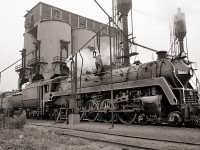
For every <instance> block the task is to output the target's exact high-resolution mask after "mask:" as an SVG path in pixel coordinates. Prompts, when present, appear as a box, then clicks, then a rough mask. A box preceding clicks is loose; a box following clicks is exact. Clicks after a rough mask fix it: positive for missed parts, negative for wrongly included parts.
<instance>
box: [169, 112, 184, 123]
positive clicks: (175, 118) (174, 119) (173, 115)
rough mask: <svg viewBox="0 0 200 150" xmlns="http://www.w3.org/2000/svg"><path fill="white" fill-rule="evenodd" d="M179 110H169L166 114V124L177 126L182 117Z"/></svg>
mask: <svg viewBox="0 0 200 150" xmlns="http://www.w3.org/2000/svg"><path fill="white" fill-rule="evenodd" d="M179 114H180V112H177V111H174V112H170V113H169V115H168V124H169V125H170V126H179V125H181V123H182V119H181V117H180V115H179Z"/></svg>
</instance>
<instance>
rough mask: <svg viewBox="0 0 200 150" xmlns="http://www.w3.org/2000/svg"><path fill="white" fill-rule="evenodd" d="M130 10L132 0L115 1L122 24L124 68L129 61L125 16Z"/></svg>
mask: <svg viewBox="0 0 200 150" xmlns="http://www.w3.org/2000/svg"><path fill="white" fill-rule="evenodd" d="M131 8H132V0H117V9H118V11H119V12H120V13H121V16H120V18H122V22H123V33H124V35H123V48H124V56H125V57H124V66H125V67H127V66H129V64H130V59H129V46H128V20H127V16H128V13H129V11H130V10H131Z"/></svg>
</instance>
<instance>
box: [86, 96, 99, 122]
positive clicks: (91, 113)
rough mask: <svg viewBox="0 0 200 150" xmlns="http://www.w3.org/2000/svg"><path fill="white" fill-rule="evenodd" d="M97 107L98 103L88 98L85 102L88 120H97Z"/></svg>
mask: <svg viewBox="0 0 200 150" xmlns="http://www.w3.org/2000/svg"><path fill="white" fill-rule="evenodd" d="M97 109H98V105H97V103H96V102H95V101H94V100H89V101H88V102H87V103H86V111H87V112H86V118H87V119H88V121H90V122H94V121H96V120H97V117H98V113H97V112H95V111H96V110H97Z"/></svg>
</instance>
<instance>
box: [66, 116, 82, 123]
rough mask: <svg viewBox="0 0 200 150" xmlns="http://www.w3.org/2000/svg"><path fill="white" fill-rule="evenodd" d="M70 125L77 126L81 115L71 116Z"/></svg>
mask: <svg viewBox="0 0 200 150" xmlns="http://www.w3.org/2000/svg"><path fill="white" fill-rule="evenodd" d="M68 123H69V125H76V124H79V123H80V115H79V114H70V115H69V118H68Z"/></svg>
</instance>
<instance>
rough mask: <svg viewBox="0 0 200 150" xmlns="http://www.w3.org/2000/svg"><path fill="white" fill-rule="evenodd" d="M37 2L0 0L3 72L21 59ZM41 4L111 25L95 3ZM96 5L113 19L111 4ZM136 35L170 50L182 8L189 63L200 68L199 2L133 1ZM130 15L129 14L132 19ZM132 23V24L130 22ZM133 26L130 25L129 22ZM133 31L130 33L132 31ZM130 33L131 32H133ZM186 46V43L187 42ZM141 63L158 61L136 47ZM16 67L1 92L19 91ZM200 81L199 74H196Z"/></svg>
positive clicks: (0, 84) (61, 0)
mask: <svg viewBox="0 0 200 150" xmlns="http://www.w3.org/2000/svg"><path fill="white" fill-rule="evenodd" d="M38 2H40V1H38V0H0V3H1V5H0V12H1V13H0V18H1V24H0V46H1V49H0V51H1V53H0V71H2V70H4V69H5V68H7V67H8V66H9V65H11V64H13V63H14V62H16V61H17V60H19V59H20V58H21V54H20V52H19V51H20V50H21V49H23V41H24V39H23V33H24V32H25V29H24V20H25V19H24V15H25V14H26V11H27V10H30V9H31V8H32V7H34V6H35V5H36V4H37V3H38ZM41 2H44V3H47V4H50V5H53V6H56V7H59V8H61V9H64V10H67V11H70V12H73V13H76V14H81V15H82V16H84V17H87V18H91V19H94V20H97V21H99V22H102V23H107V22H108V17H107V16H106V15H105V14H104V12H103V11H102V10H101V9H100V8H99V7H98V6H97V4H96V3H95V2H94V0H84V1H83V0H41ZM97 2H98V3H99V4H100V5H101V6H102V7H103V8H104V9H105V10H106V11H107V12H108V14H110V15H112V1H111V0H97ZM132 7H133V13H132V14H133V35H134V37H136V42H137V43H139V44H141V45H145V46H147V47H150V48H153V49H156V50H166V51H168V50H169V49H170V30H169V26H170V21H171V19H172V17H173V16H174V15H175V13H176V11H177V8H178V7H180V8H181V10H182V11H183V12H184V13H185V16H186V27H187V47H188V54H189V59H190V61H193V62H197V65H198V66H200V58H199V57H200V55H199V54H200V43H199V37H198V36H200V30H199V27H200V19H199V18H200V1H199V0H133V1H132ZM130 16H131V14H130V13H129V19H130ZM129 21H130V20H129ZM129 23H130V22H129ZM129 31H130V29H129ZM130 32H131V31H130ZM184 42H186V39H184ZM136 49H137V52H139V55H138V56H137V59H139V60H140V61H141V62H147V61H151V60H152V59H156V54H154V53H153V52H151V51H148V50H145V49H143V48H140V47H137V48H136ZM19 64H20V63H18V64H16V65H14V66H13V67H11V68H9V69H8V70H6V71H4V72H3V73H2V74H1V81H0V92H1V91H9V90H12V89H17V82H18V74H17V73H16V72H15V66H17V65H19ZM196 75H197V76H198V77H200V71H196Z"/></svg>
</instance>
